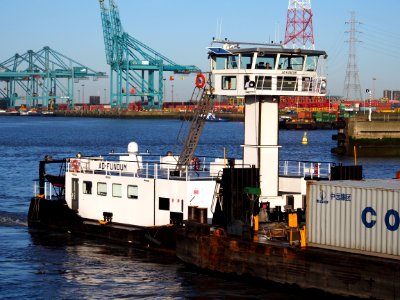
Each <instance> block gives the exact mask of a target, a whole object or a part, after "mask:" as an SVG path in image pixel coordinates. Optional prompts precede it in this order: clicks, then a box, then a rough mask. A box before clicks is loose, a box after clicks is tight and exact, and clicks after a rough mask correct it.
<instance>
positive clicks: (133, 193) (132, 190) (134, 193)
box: [127, 185, 138, 199]
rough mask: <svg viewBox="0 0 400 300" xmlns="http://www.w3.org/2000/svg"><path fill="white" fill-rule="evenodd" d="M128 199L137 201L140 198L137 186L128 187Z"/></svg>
mask: <svg viewBox="0 0 400 300" xmlns="http://www.w3.org/2000/svg"><path fill="white" fill-rule="evenodd" d="M127 196H128V199H137V198H138V186H137V185H128V194H127Z"/></svg>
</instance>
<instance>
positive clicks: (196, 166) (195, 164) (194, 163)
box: [192, 157, 201, 171]
mask: <svg viewBox="0 0 400 300" xmlns="http://www.w3.org/2000/svg"><path fill="white" fill-rule="evenodd" d="M200 165H201V164H200V159H199V158H198V157H195V158H193V160H192V166H193V170H195V171H198V170H200Z"/></svg>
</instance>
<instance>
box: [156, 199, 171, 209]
mask: <svg viewBox="0 0 400 300" xmlns="http://www.w3.org/2000/svg"><path fill="white" fill-rule="evenodd" d="M158 209H159V210H169V198H164V197H159V198H158Z"/></svg>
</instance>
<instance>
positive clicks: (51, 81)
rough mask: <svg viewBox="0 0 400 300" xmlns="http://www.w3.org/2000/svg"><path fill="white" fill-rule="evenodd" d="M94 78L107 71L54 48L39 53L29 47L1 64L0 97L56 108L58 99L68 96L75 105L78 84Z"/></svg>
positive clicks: (9, 103)
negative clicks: (95, 67) (0, 84)
mask: <svg viewBox="0 0 400 300" xmlns="http://www.w3.org/2000/svg"><path fill="white" fill-rule="evenodd" d="M89 77H92V78H93V80H97V79H98V78H100V77H106V75H105V73H104V72H96V71H94V70H93V69H91V68H89V67H87V66H85V65H83V64H81V63H79V62H77V61H75V60H73V59H70V58H68V57H67V56H65V55H63V54H61V53H60V52H57V51H55V50H53V49H51V48H50V47H43V48H42V49H41V50H39V51H37V52H35V51H32V50H28V51H27V52H26V53H24V54H22V55H20V54H15V55H14V56H12V57H10V58H9V59H7V60H6V61H4V62H2V63H0V82H3V83H5V87H4V88H3V89H0V99H3V100H6V101H7V107H8V108H14V107H15V106H16V102H17V101H18V100H21V101H23V102H25V104H26V106H27V107H38V106H40V105H41V106H42V108H45V109H49V108H54V105H55V104H56V101H57V99H58V100H61V99H64V100H65V99H66V101H67V103H68V107H69V108H70V109H72V108H73V107H74V84H75V83H78V82H79V81H80V80H85V79H88V78H89Z"/></svg>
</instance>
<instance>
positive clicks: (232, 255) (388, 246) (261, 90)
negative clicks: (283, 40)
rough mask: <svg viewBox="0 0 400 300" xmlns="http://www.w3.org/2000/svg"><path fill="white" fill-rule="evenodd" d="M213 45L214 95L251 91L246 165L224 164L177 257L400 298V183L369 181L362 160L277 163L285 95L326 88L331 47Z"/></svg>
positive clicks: (328, 288)
mask: <svg viewBox="0 0 400 300" xmlns="http://www.w3.org/2000/svg"><path fill="white" fill-rule="evenodd" d="M214 44H218V46H214ZM219 45H221V46H219ZM208 49H209V52H208V56H209V58H210V60H211V64H210V65H211V74H212V76H213V80H214V86H213V87H214V89H215V91H214V92H215V94H217V95H225V96H233V95H235V96H236V95H241V96H244V98H245V130H244V131H245V137H244V144H243V146H242V147H243V163H242V164H240V165H239V166H238V165H235V164H234V163H232V164H230V165H229V167H227V168H224V169H223V172H222V176H221V177H220V178H219V180H218V181H217V186H216V195H215V199H214V201H213V202H212V208H211V211H212V213H213V215H212V219H211V221H209V222H205V220H204V219H199V218H196V214H193V215H192V218H189V220H187V221H184V227H183V228H180V229H178V230H177V232H176V255H177V256H178V258H179V259H181V260H182V261H183V262H184V263H186V264H189V265H193V266H196V267H200V268H204V269H208V270H211V271H215V272H219V273H225V274H237V275H247V276H251V277H256V278H259V279H262V280H266V281H273V282H276V283H282V284H289V285H295V286H297V287H300V288H303V289H317V290H322V291H324V292H327V293H332V294H335V295H343V296H356V297H361V298H375V299H398V297H399V295H400V281H399V280H397V278H400V247H399V243H398V242H399V240H400V218H399V212H400V184H399V181H398V180H395V179H387V180H363V177H362V166H358V165H354V166H342V165H327V166H326V165H323V164H321V163H310V164H309V163H307V162H297V163H294V164H290V162H285V163H284V164H282V163H281V162H279V148H280V145H279V139H278V137H279V135H278V130H279V114H278V103H279V99H280V97H281V96H288V95H293V96H324V95H325V93H326V84H327V82H326V78H324V77H322V76H319V74H318V73H317V65H318V62H319V60H321V59H324V58H325V57H326V53H325V51H317V50H305V49H287V48H284V47H282V46H280V45H268V44H258V43H247V42H246V43H240V42H231V41H227V40H224V41H217V40H213V42H212V46H211V47H209V48H208ZM266 65H268V66H269V67H268V68H265V66H266ZM246 166H250V167H246ZM296 166H297V170H298V173H297V174H294V173H295V172H289V171H290V170H295V169H296ZM301 170H302V171H304V172H302V171H301ZM323 175H327V176H323ZM207 208H208V207H207ZM207 208H200V207H198V208H195V210H196V209H197V210H199V209H207ZM394 278H396V279H394Z"/></svg>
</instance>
